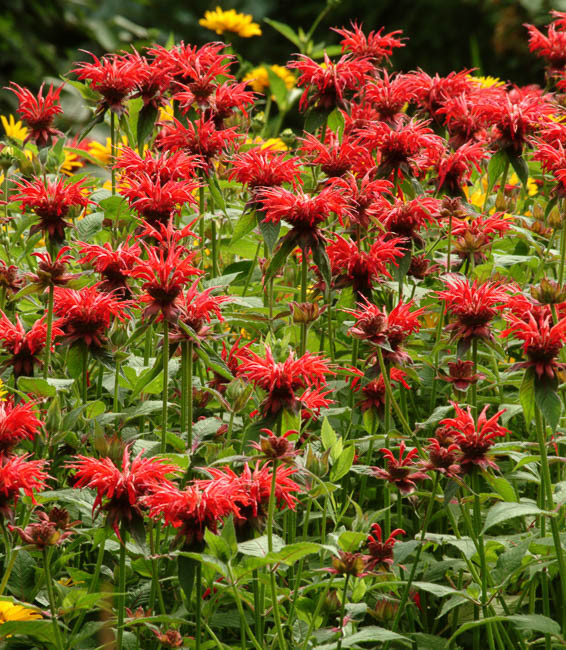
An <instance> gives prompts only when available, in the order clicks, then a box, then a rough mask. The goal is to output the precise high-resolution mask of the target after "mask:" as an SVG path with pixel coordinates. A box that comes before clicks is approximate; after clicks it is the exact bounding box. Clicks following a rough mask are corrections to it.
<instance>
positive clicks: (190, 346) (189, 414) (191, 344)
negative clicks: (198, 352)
mask: <svg viewBox="0 0 566 650" xmlns="http://www.w3.org/2000/svg"><path fill="white" fill-rule="evenodd" d="M193 348H194V342H193V341H188V342H187V362H186V363H187V382H186V384H187V395H186V402H187V449H188V451H189V454H191V453H192V449H193V374H194V367H193ZM189 465H190V459H189Z"/></svg>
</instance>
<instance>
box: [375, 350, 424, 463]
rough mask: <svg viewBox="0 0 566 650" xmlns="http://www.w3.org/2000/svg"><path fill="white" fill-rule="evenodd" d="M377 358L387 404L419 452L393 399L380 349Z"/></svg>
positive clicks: (409, 429) (417, 442)
mask: <svg viewBox="0 0 566 650" xmlns="http://www.w3.org/2000/svg"><path fill="white" fill-rule="evenodd" d="M377 358H378V360H379V368H380V370H381V374H382V376H383V383H384V384H385V394H386V395H387V396H389V403H390V404H391V406H393V410H394V411H395V413H396V415H397V417H398V418H399V422H400V423H401V426H402V427H403V429H404V430H405V433H406V434H407V435H408V436H409V437H410V438H411V439H412V440H413V441H414V442H415V446H416V447H417V449H418V450H419V451H420V444H419V441H418V439H417V438H416V436H415V435H414V433H413V431H412V429H411V427H410V426H409V423H408V422H407V420H405V417H404V415H403V412H402V411H401V409H400V408H399V404H397V400H396V399H395V397H394V395H393V391H392V390H391V382H390V381H389V375H388V374H387V369H386V368H385V362H384V361H383V352H382V351H381V348H380V347H378V348H377ZM386 415H387V413H386Z"/></svg>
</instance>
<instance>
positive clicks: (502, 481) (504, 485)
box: [484, 472, 519, 502]
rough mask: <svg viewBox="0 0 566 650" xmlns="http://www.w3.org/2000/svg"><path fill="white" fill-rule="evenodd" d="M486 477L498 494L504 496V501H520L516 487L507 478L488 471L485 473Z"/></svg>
mask: <svg viewBox="0 0 566 650" xmlns="http://www.w3.org/2000/svg"><path fill="white" fill-rule="evenodd" d="M484 478H485V480H486V481H487V482H488V483H489V484H490V485H491V487H492V488H493V489H494V490H495V491H496V492H497V494H499V495H500V496H501V497H503V500H504V501H514V502H518V501H519V499H518V497H517V493H516V492H515V488H514V487H513V486H512V485H511V483H509V481H508V480H507V479H506V478H503V477H502V476H497V477H495V476H493V475H492V474H489V473H488V472H485V473H484Z"/></svg>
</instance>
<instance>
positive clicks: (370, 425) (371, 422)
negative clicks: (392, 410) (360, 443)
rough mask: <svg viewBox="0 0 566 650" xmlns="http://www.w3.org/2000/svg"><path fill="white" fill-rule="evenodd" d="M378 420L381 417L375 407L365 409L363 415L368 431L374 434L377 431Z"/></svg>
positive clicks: (363, 421) (364, 424)
mask: <svg viewBox="0 0 566 650" xmlns="http://www.w3.org/2000/svg"><path fill="white" fill-rule="evenodd" d="M378 422H379V418H378V416H377V412H376V410H375V409H373V408H371V409H367V410H366V411H364V413H363V415H362V424H363V426H364V429H365V430H366V431H367V433H369V434H370V435H373V434H374V433H375V432H376V431H377V424H378Z"/></svg>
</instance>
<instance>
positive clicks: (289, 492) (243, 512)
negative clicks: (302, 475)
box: [198, 460, 301, 536]
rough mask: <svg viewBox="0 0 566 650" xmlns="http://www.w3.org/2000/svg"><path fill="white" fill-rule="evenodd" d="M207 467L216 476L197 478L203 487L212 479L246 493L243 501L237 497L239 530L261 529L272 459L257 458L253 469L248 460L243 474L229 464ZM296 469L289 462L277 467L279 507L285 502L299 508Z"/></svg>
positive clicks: (268, 492)
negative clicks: (206, 479) (261, 460)
mask: <svg viewBox="0 0 566 650" xmlns="http://www.w3.org/2000/svg"><path fill="white" fill-rule="evenodd" d="M206 471H207V472H208V473H209V474H210V475H211V476H212V477H213V481H198V485H199V486H200V487H202V488H206V487H208V485H210V484H211V483H212V482H224V483H226V484H227V486H228V488H229V490H230V491H231V492H233V493H241V494H243V495H245V499H242V502H238V501H236V504H237V506H238V510H239V514H240V518H236V519H235V521H234V524H235V525H236V527H237V528H238V530H239V531H240V535H241V536H242V535H245V533H246V532H249V531H246V528H248V527H249V528H251V529H252V530H257V531H259V532H262V531H263V528H264V525H265V519H266V517H267V507H268V504H269V495H270V494H271V482H272V478H273V468H272V467H271V465H270V464H269V463H263V464H261V462H260V461H259V460H258V461H257V463H256V464H255V467H254V468H253V470H252V469H251V468H250V466H249V465H248V463H244V466H243V468H242V472H241V474H240V475H238V474H236V473H235V472H234V471H233V470H232V469H230V468H229V467H225V468H223V469H218V468H215V467H209V468H207V469H206ZM296 472H297V468H296V467H292V466H289V465H287V466H284V465H279V466H278V467H277V477H276V484H275V499H276V502H277V504H278V506H279V508H280V509H282V508H284V507H285V506H287V508H289V509H291V510H295V508H296V505H297V503H298V499H297V497H296V496H295V495H294V493H296V492H300V491H301V487H300V486H299V485H298V484H297V483H295V482H294V481H293V480H292V479H291V478H290V477H291V476H292V475H293V474H295V473H296ZM246 536H247V535H246Z"/></svg>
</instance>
